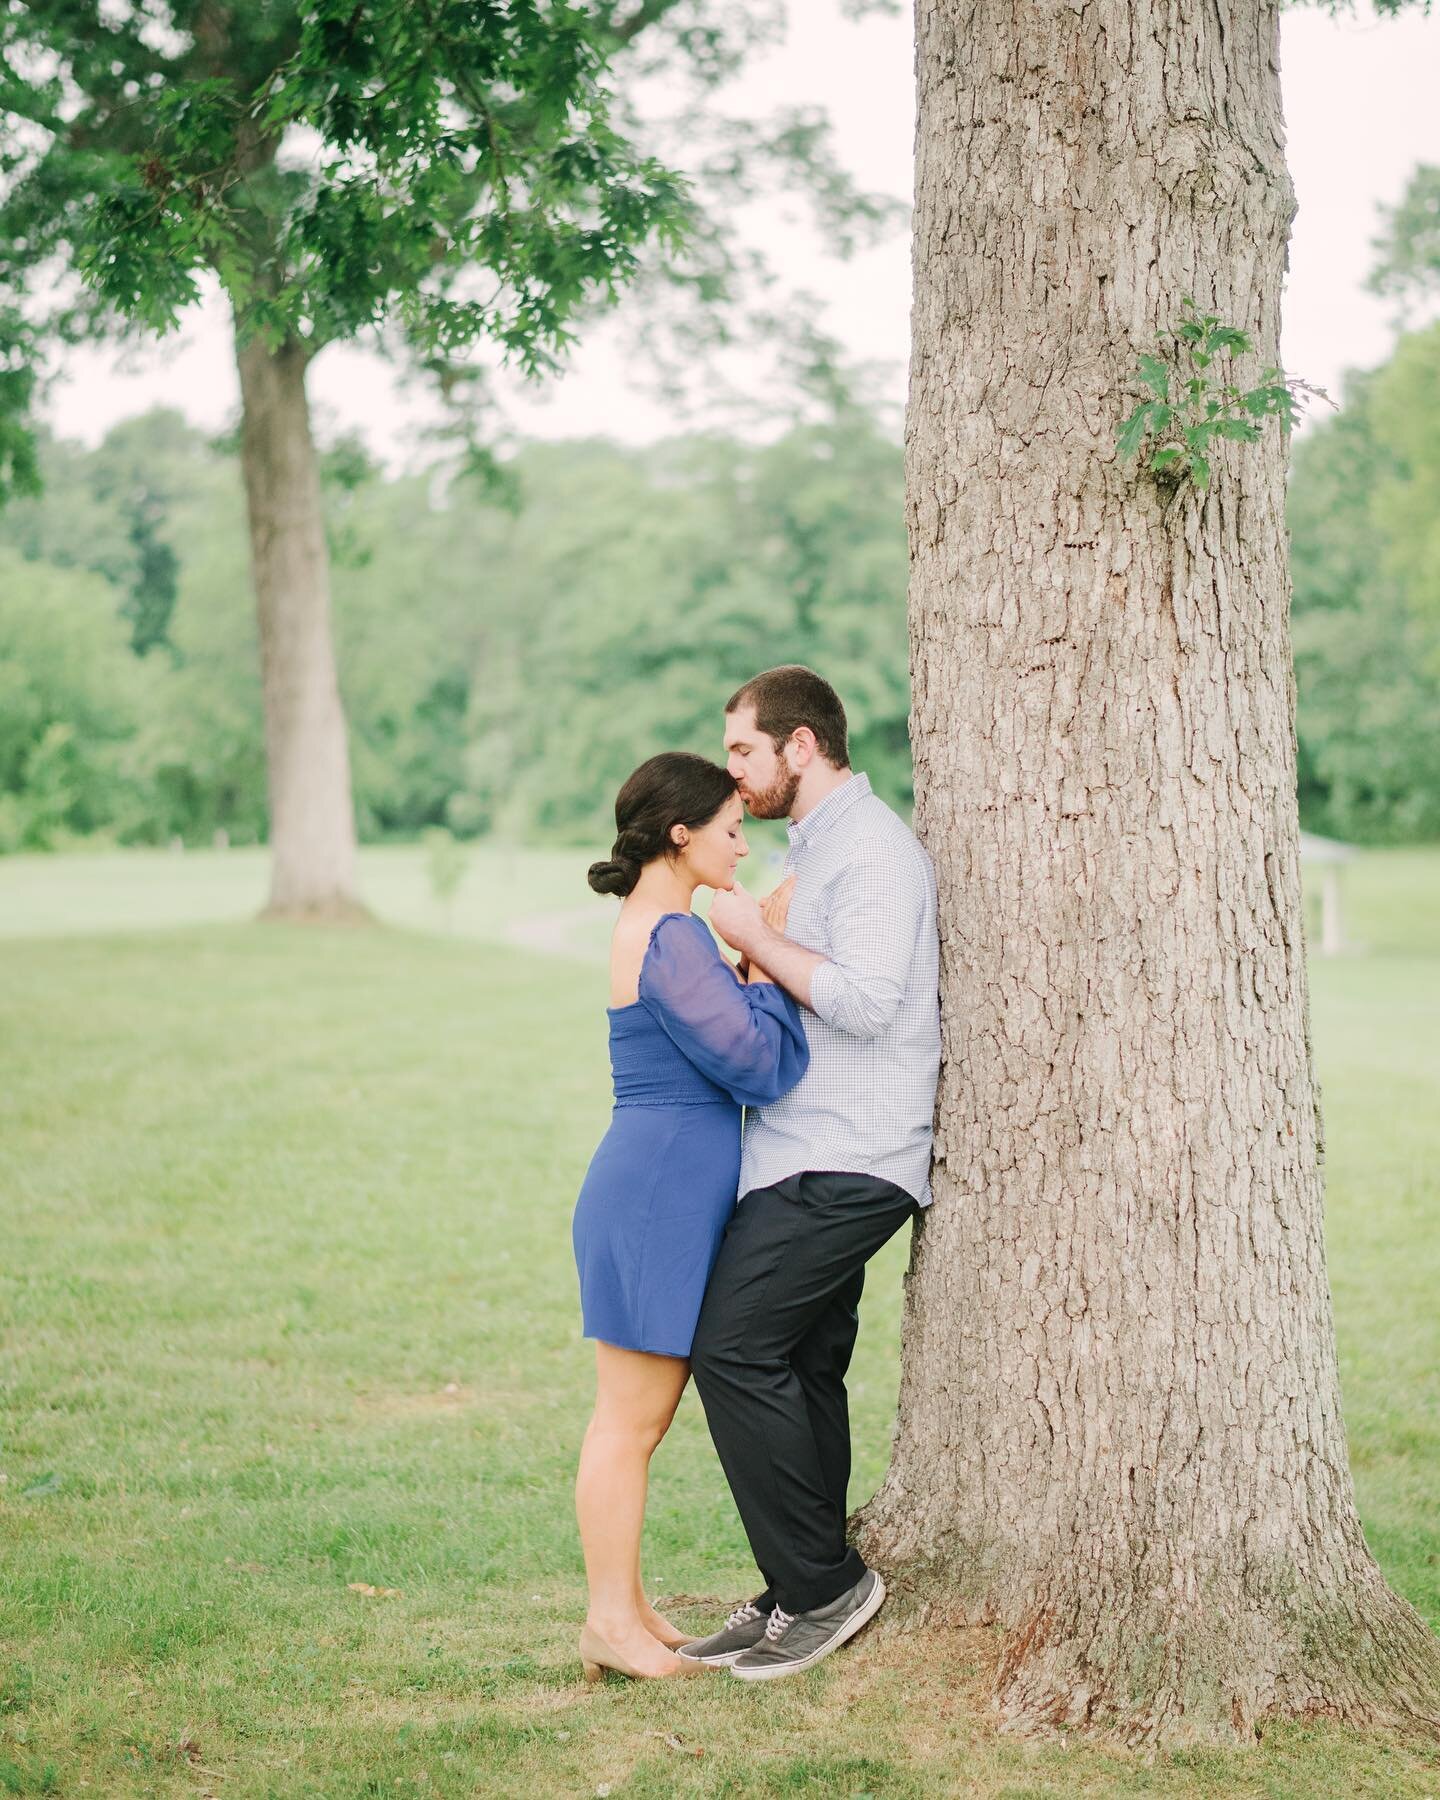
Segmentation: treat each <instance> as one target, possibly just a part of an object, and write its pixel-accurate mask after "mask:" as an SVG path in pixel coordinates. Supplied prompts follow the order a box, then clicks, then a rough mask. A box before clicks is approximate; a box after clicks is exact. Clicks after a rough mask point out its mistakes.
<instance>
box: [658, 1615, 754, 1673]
mask: <svg viewBox="0 0 1440 1800" xmlns="http://www.w3.org/2000/svg"><path fill="white" fill-rule="evenodd" d="M764 1636H765V1614H764V1613H763V1612H761V1610H760V1608H759V1607H758V1606H757V1605H756V1604H755V1602H754V1601H753V1600H747V1601H746V1602H745V1604H744V1605H743V1606H737V1607H736V1608H735V1610H734V1612H732V1613H731V1615H730V1617H729V1618H728V1619H727V1620H726V1621H725V1623H724V1625H723V1626H722V1627H721V1628H720V1630H719V1631H717V1632H715V1633H714V1635H713V1636H711V1637H706V1638H696V1639H695V1641H694V1643H692V1644H682V1645H681V1646H680V1648H679V1649H678V1650H677V1651H676V1652H675V1654H676V1655H677V1656H678V1657H679V1658H680V1660H681V1662H698V1663H704V1664H705V1666H706V1668H708V1669H724V1668H728V1667H729V1665H730V1664H731V1663H733V1662H734V1660H735V1658H736V1657H737V1656H743V1655H744V1654H745V1652H746V1651H747V1650H753V1649H754V1648H755V1646H756V1644H758V1643H759V1642H760V1641H761V1640H762V1639H763V1638H764Z"/></svg>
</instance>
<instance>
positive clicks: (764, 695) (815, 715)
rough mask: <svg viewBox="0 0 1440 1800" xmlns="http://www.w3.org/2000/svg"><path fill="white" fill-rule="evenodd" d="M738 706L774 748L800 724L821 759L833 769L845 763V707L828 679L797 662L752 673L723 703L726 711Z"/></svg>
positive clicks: (847, 756) (847, 761)
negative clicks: (752, 713)
mask: <svg viewBox="0 0 1440 1800" xmlns="http://www.w3.org/2000/svg"><path fill="white" fill-rule="evenodd" d="M742 706H750V707H753V708H754V709H755V725H756V729H757V730H760V731H763V732H764V733H765V735H766V737H768V738H769V740H770V742H771V743H772V744H773V745H774V746H775V748H776V749H777V750H780V749H783V748H784V746H785V745H786V744H787V743H788V742H789V740H790V738H791V736H792V735H793V733H794V732H795V731H796V730H798V729H799V727H800V726H801V725H808V726H809V727H810V729H811V730H812V731H813V732H814V733H815V746H816V748H817V749H818V750H819V752H820V754H821V755H822V756H823V757H824V758H825V760H826V762H828V763H832V764H833V765H834V766H835V767H836V768H837V769H847V768H849V766H850V745H849V741H848V728H847V726H846V723H845V708H844V707H843V706H842V705H841V704H840V696H839V695H838V694H837V693H836V692H835V690H834V688H832V687H831V685H830V683H829V682H828V681H826V680H825V678H824V677H823V676H821V675H817V674H816V673H815V671H814V670H813V669H807V668H806V667H805V665H804V664H803V663H786V664H785V665H784V666H783V667H782V668H779V669H767V670H766V671H765V673H764V674H763V675H752V676H751V678H750V679H749V681H747V682H746V683H745V685H744V687H742V688H737V689H736V690H735V692H734V693H733V694H732V695H731V696H730V698H729V699H728V700H727V701H726V702H725V711H726V712H727V713H733V712H738V711H739V710H740V708H741V707H742Z"/></svg>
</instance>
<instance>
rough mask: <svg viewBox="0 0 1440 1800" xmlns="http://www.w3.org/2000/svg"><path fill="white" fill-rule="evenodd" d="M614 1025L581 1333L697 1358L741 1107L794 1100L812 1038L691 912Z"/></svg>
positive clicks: (588, 1213)
mask: <svg viewBox="0 0 1440 1800" xmlns="http://www.w3.org/2000/svg"><path fill="white" fill-rule="evenodd" d="M609 1019H610V1070H611V1076H612V1080H613V1083H614V1100H615V1104H614V1111H613V1113H612V1115H611V1121H610V1129H609V1130H608V1131H607V1132H606V1134H605V1137H604V1138H603V1139H602V1141H601V1143H600V1145H599V1148H598V1149H597V1150H596V1152H595V1155H594V1157H593V1158H592V1159H591V1162H590V1167H589V1169H588V1170H587V1172H586V1176H585V1181H584V1185H583V1186H582V1188H581V1190H580V1197H579V1199H578V1200H577V1202H576V1206H575V1217H574V1225H573V1234H574V1243H575V1260H576V1264H577V1266H578V1268H579V1271H580V1295H581V1302H582V1306H583V1310H584V1316H585V1335H586V1336H587V1337H594V1338H600V1339H602V1340H604V1341H605V1342H606V1343H610V1344H615V1345H618V1346H619V1347H620V1348H621V1349H630V1350H647V1351H651V1352H654V1353H657V1354H660V1355H668V1356H688V1355H689V1352H690V1342H691V1339H692V1338H693V1336H694V1333H695V1321H696V1319H697V1318H698V1317H699V1313H700V1302H701V1300H702V1299H703V1297H704V1293H705V1284H706V1282H707V1281H708V1279H709V1276H710V1270H711V1268H712V1267H713V1266H714V1261H715V1257H716V1255H717V1254H718V1252H719V1248H720V1240H721V1238H722V1237H723V1236H724V1231H725V1226H726V1224H727V1223H728V1221H729V1218H730V1215H731V1213H732V1212H733V1211H734V1209H735V1203H736V1200H737V1199H738V1197H739V1196H738V1192H737V1190H738V1186H739V1178H740V1133H741V1116H742V1114H741V1109H742V1108H743V1107H746V1106H763V1105H766V1104H768V1103H769V1102H770V1101H772V1100H774V1099H777V1098H778V1097H779V1096H780V1095H781V1094H784V1093H786V1092H788V1090H789V1089H790V1088H792V1087H793V1086H794V1085H795V1083H796V1082H797V1081H799V1079H800V1077H801V1076H802V1075H803V1074H804V1073H805V1070H806V1068H807V1067H808V1066H809V1060H810V1049H809V1044H808V1042H807V1040H806V1037H805V1027H804V1025H803V1023H802V1021H801V1016H800V1009H799V1008H798V1007H797V1006H796V1004H795V1002H794V1001H793V1000H792V999H791V998H790V996H789V995H788V994H786V993H785V992H784V991H783V990H782V989H780V988H778V987H774V986H772V985H771V984H770V983H768V982H759V983H754V984H751V985H748V986H747V985H746V984H745V983H743V982H741V981H740V980H739V978H738V977H737V975H736V973H735V971H734V969H733V968H732V967H731V966H730V964H729V963H728V962H727V961H726V960H725V958H724V957H723V956H722V955H721V953H720V950H719V947H718V945H717V944H716V942H715V940H714V938H713V937H712V936H711V935H710V930H709V927H708V926H706V924H705V923H704V921H703V920H701V919H697V918H696V917H695V916H694V915H693V914H691V913H667V914H665V916H664V917H663V918H662V919H660V920H659V921H658V922H657V924H656V925H655V927H654V929H653V930H652V932H651V933H650V939H649V943H648V944H647V946H646V950H645V957H644V960H643V962H642V964H641V968H640V983H639V998H638V999H636V1000H635V1001H634V1002H633V1003H632V1004H631V1005H629V1006H617V1007H611V1008H610V1009H609Z"/></svg>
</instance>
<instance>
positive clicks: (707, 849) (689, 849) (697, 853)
mask: <svg viewBox="0 0 1440 1800" xmlns="http://www.w3.org/2000/svg"><path fill="white" fill-rule="evenodd" d="M744 816H745V808H744V806H743V805H742V804H741V800H740V796H739V794H732V795H731V797H730V798H729V799H728V800H727V801H726V802H725V804H724V806H722V807H721V808H720V811H719V812H718V813H716V815H715V817H714V818H713V819H711V821H710V823H709V824H708V825H697V826H695V827H693V828H692V829H691V832H690V841H689V842H688V843H687V844H686V846H685V851H684V855H685V860H686V862H687V863H688V864H689V867H690V873H691V874H692V875H693V876H694V877H695V879H696V881H698V882H699V883H700V884H701V885H702V886H703V887H712V888H733V887H734V885H735V869H736V865H737V864H738V863H739V861H740V858H741V857H742V856H748V855H749V854H750V846H749V845H748V844H747V843H746V842H745V830H744V827H743V825H742V824H741V820H742V819H743V818H744Z"/></svg>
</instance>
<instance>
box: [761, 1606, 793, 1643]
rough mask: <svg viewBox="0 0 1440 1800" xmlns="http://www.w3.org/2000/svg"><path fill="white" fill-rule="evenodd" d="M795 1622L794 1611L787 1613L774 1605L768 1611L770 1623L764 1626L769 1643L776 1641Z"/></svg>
mask: <svg viewBox="0 0 1440 1800" xmlns="http://www.w3.org/2000/svg"><path fill="white" fill-rule="evenodd" d="M794 1623H795V1615H794V1613H787V1612H785V1611H783V1610H782V1609H781V1608H780V1607H778V1606H777V1607H774V1608H773V1609H772V1610H771V1613H770V1623H769V1624H768V1625H767V1626H766V1627H765V1636H766V1639H767V1640H768V1641H769V1642H770V1643H772V1644H773V1643H776V1642H777V1641H778V1640H779V1639H780V1638H782V1637H784V1635H785V1633H786V1632H787V1631H788V1630H789V1629H790V1627H791V1626H792V1625H793V1624H794Z"/></svg>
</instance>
